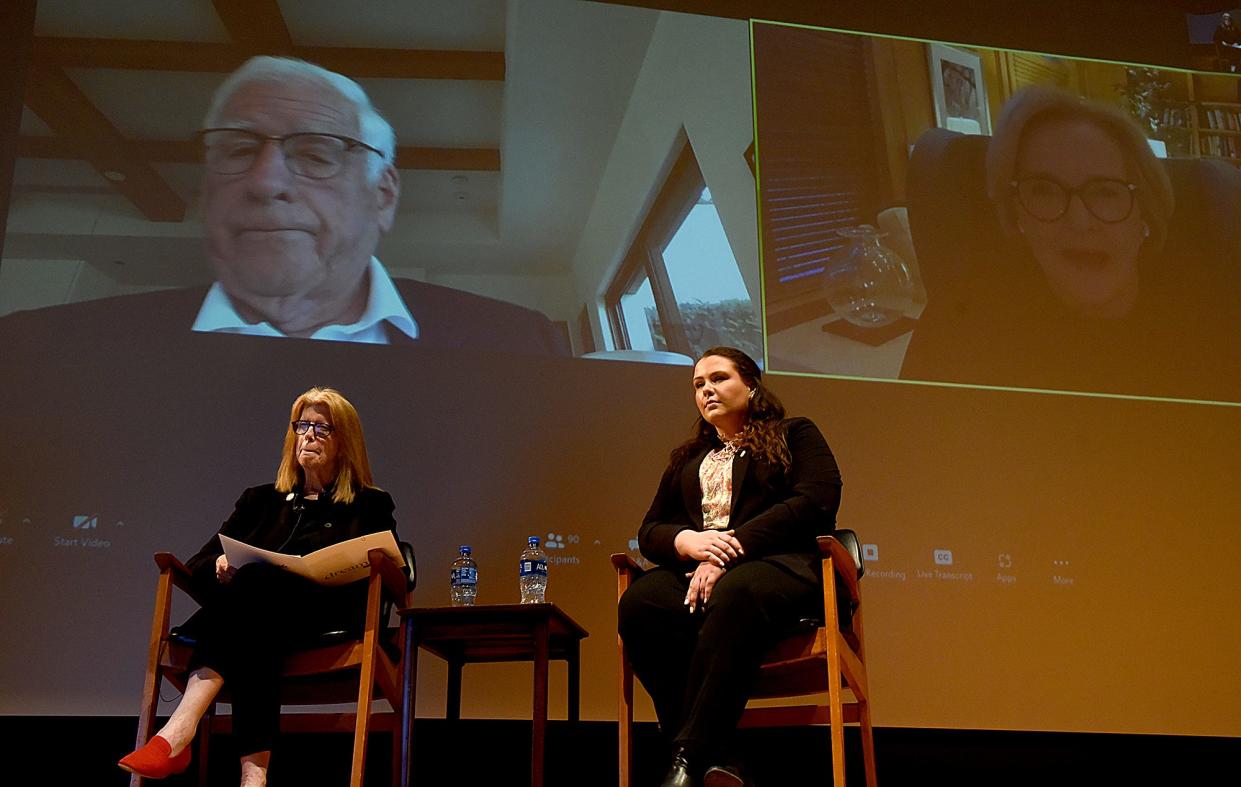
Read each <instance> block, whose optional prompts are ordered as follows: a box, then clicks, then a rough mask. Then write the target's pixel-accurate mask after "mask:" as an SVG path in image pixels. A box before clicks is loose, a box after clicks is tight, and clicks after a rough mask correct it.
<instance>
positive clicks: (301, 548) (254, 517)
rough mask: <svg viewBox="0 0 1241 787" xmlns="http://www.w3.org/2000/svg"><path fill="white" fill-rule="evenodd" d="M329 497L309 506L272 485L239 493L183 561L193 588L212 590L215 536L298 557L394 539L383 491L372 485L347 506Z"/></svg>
mask: <svg viewBox="0 0 1241 787" xmlns="http://www.w3.org/2000/svg"><path fill="white" fill-rule="evenodd" d="M330 494H331V493H330V491H325V492H324V498H323V499H322V500H320V501H318V503H319V504H318V505H315V504H314V503H312V502H309V501H306V502H304V501H302V500H301V499H300V497H298V496H296V495H293V496H291V495H290V494H289V493H288V492H278V491H276V486H275V484H263V485H262V486H255V487H251V488H249V489H247V490H246V491H244V492H242V493H241V497H239V498H238V499H237V503H236V505H235V506H234V507H233V513H232V514H231V515H230V516H229V518H228V519H227V520H226V521H225V522H224V524H223V525H222V526H221V527H220V530H219V532H217V533H216V534H215V535H214V536H212V537H211V539H210V540H209V541H207V543H206V544H204V545H203V548H202V549H200V550H199V551H198V553H197V554H196V555H194V557H192V558H190V559H189V560H188V561H186V567H187V568H189V570H190V573H191V574H192V575H193V577H194V584H195V586H196V587H197V588H199V589H200V590H201V591H202V592H203V593H204V594H206V595H207V596H208V598H210V597H211V595H212V593H213V592H214V591H215V590H216V589H217V587H218V583H217V580H216V578H215V561H216V558H218V557H219V556H220V555H222V554H224V548H223V547H222V546H221V544H220V536H221V535H226V536H229V537H230V538H235V539H237V540H238V541H242V542H244V543H246V544H249V545H251V546H256V547H259V548H261V549H268V550H272V551H278V552H285V553H288V554H301V555H305V554H309V553H311V552H313V551H315V550H316V549H322V548H323V547H326V546H331V545H332V544H338V543H340V542H341V541H348V540H349V539H351V538H357V537H358V536H364V535H367V534H369V533H379V532H382V531H384V530H391V531H392V533H393V535H396V520H395V519H393V517H392V511H393V509H394V507H395V506H394V505H393V503H392V496H391V495H389V494H388V493H387V492H385V491H383V490H381V489H375V488H373V487H371V488H367V489H363V490H361V491H360V492H359V493H358V494H357V495H356V496H355V497H354V499H353V502H352V503H348V504H343V503H337V502H334V501H332V500H330V499H329V497H328V496H330ZM363 584H365V583H363ZM362 592H363V593H364V592H365V589H364V588H363V591H362Z"/></svg>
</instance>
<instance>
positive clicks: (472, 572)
mask: <svg viewBox="0 0 1241 787" xmlns="http://www.w3.org/2000/svg"><path fill="white" fill-rule="evenodd" d="M452 584H454V585H477V584H478V569H477V568H469V567H465V568H454V569H453V570H452Z"/></svg>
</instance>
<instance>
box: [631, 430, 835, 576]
mask: <svg viewBox="0 0 1241 787" xmlns="http://www.w3.org/2000/svg"><path fill="white" fill-rule="evenodd" d="M783 426H784V428H785V430H786V433H787V436H788V445H789V454H790V456H791V457H792V460H793V461H792V467H791V469H790V470H789V472H788V473H787V474H786V473H785V472H783V470H782V469H781V468H780V467H779V466H777V465H772V464H771V463H769V462H767V461H764V460H757V459H755V458H754V457H753V455H752V454H751V452H750V451H743V452H741V453H739V454H738V455H737V457H736V458H735V459H734V460H733V479H732V509H731V512H730V514H729V518H728V523H729V528H731V529H733V530H735V531H736V536H737V540H738V541H740V542H741V546H742V548H743V549H744V550H745V557H744V558H742V559H743V560H757V559H766V560H769V561H771V562H774V563H777V564H779V565H781V566H783V567H784V568H786V569H788V570H789V571H791V572H793V573H794V574H796V575H798V576H801V577H804V578H806V579H808V580H811V581H816V582H817V581H818V578H819V571H820V563H819V559H818V546H817V545H816V543H815V537H816V536H820V535H826V534H828V533H831V532H832V531H833V530H834V529H835V527H836V510H837V508H839V507H840V487H841V482H840V470H839V468H838V467H837V466H836V458H835V457H834V456H832V450H831V449H830V448H829V447H828V445H827V441H826V440H824V439H823V434H822V433H821V432H820V431H819V429H818V427H817V426H815V425H814V422H813V421H811V420H810V419H808V418H789V419H786V420H785V421H784V424H783ZM706 454H707V451H706V450H703V451H700V452H698V453H697V454H695V455H693V456H691V457H689V459H688V461H686V462H685V464H684V465H683V466H681V467H673V466H669V467H668V468H667V469H666V470H665V471H664V475H663V478H662V479H660V482H659V490H658V491H657V492H656V493H655V499H654V500H653V501H652V502H651V507H650V509H649V510H648V511H647V512H646V517H645V518H644V519H643V521H642V527H641V528H640V529H639V530H638V546H639V548H640V549H641V550H642V554H643V555H644V556H645V557H646V558H647V559H648V560H651V561H653V562H655V563H658V564H660V565H663V566H673V567H682V568H685V569H686V570H687V571H688V570H692V568H693V566H694V562H693V561H685V560H682V559H681V558H680V557H678V556H677V552H676V547H675V546H674V541H675V540H676V536H677V534H678V533H680V532H681V531H682V530H702V488H701V485H700V484H699V481H698V468H699V467H700V466H701V465H702V460H703V457H705V456H706Z"/></svg>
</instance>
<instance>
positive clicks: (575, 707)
mask: <svg viewBox="0 0 1241 787" xmlns="http://www.w3.org/2000/svg"><path fill="white" fill-rule="evenodd" d="M400 615H401V623H402V626H403V629H404V633H405V663H404V669H403V672H402V676H401V680H402V687H401V695H402V705H403V706H404V708H405V712H404V713H403V714H402V719H401V784H403V785H410V784H411V783H412V782H411V779H412V777H413V761H412V760H413V741H414V732H413V730H414V714H415V709H416V707H417V705H416V703H415V699H416V693H417V683H418V651H419V649H422V650H425V651H428V652H430V653H433V654H435V655H436V656H439V657H440V658H442V659H444V661H446V662H448V701H447V706H448V707H447V709H446V714H445V715H446V716H447V718H449V719H459V718H461V668H462V667H464V666H465V665H466V664H481V663H486V662H499V661H531V662H533V663H534V701H533V705H534V723H533V731H532V733H531V742H530V784H531V787H542V785H543V762H544V759H543V753H544V752H543V750H544V744H545V742H546V734H547V665H548V662H549V661H551V660H552V659H563V660H564V661H565V662H567V664H568V667H569V721H577V720H578V717H579V712H580V705H581V659H580V657H581V641H582V640H583V639H584V638H586V637H587V636H588V634H587V633H586V630H585V629H583V628H582V627H581V626H579V625H578V624H577V623H575V622H574V621H573V619H572V618H570V617H569V616H568V615H566V614H565V613H564V612H563V611H562V610H561V609H560V608H559V607H557V606H556V605H555V604H546V603H545V604H493V605H483V606H475V607H419V608H414V609H406V610H402V611H401V613H400Z"/></svg>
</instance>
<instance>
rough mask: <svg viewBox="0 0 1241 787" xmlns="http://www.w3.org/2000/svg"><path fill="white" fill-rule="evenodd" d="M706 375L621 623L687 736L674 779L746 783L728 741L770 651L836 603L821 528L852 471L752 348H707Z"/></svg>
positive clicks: (654, 513)
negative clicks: (778, 392) (828, 591)
mask: <svg viewBox="0 0 1241 787" xmlns="http://www.w3.org/2000/svg"><path fill="white" fill-rule="evenodd" d="M692 382H693V389H694V401H695V404H696V405H697V407H698V413H699V418H698V421H697V424H696V426H695V428H694V432H693V435H692V436H691V437H690V439H689V440H687V441H686V442H685V443H684V444H682V445H681V446H679V447H677V448H676V449H675V450H674V451H673V452H672V456H671V457H670V459H669V463H668V467H667V469H666V470H665V471H664V474H663V478H662V479H661V481H660V483H659V490H658V491H657V492H656V494H655V500H654V501H653V502H652V503H651V507H650V510H649V511H647V514H646V517H645V518H644V520H643V522H642V526H641V528H640V529H639V531H638V545H639V548H640V549H641V551H642V554H643V555H644V556H645V557H646V558H647V559H648V560H650V561H652V562H653V563H655V564H656V567H655V568H653V569H651V570H650V571H647V572H646V573H644V574H643V575H642V576H640V577H639V578H638V579H636V580H635V581H634V583H633V584H632V585H631V586H630V588H629V590H628V591H626V592H625V595H624V596H623V597H622V598H621V601H620V609H619V612H618V618H619V630H620V635H621V637H622V639H623V640H624V642H625V647H626V651H627V653H628V655H629V659H630V662H631V663H632V665H633V669H634V672H635V673H636V674H637V676H638V678H639V680H641V681H642V685H643V686H645V687H646V689H647V691H648V692H649V693H650V694H651V697H652V699H653V700H654V702H655V711H656V714H657V715H658V717H659V725H660V729H661V730H662V731H663V733H664V735H665V737H667V738H668V739H670V741H671V742H672V744H673V746H674V754H673V758H672V765H671V767H670V768H669V770H668V774H667V775H666V776H665V777H664V780H663V782H662V787H689V786H690V785H695V784H698V782H699V779H700V777H702V776H703V775H704V774H705V785H706V786H707V787H726V786H729V785H741V784H744V783H745V782H744V780H743V778H742V777H741V775H740V772H739V770H738V769H737V768H736V767H735V765H736V763H733V762H730V761H729V758H728V757H727V752H728V751H729V744H730V741H731V737H732V733H733V731H734V729H735V728H736V726H737V721H738V720H739V719H740V717H741V713H742V711H743V710H744V709H745V703H746V699H747V697H748V696H749V693H750V690H751V688H752V687H753V684H754V681H755V679H756V678H757V676H758V667H759V662H760V659H761V657H762V654H763V652H764V651H766V650H767V649H768V648H769V647H770V646H771V645H773V644H774V643H775V642H776V641H777V640H778V639H779V638H780V637H781V636H783V635H784V634H786V633H787V632H789V631H790V630H791V629H792V628H793V627H794V626H796V624H797V622H798V621H799V620H801V619H803V618H809V617H816V616H819V615H821V614H822V604H823V601H822V599H823V596H822V593H821V591H820V589H819V588H820V585H819V582H820V571H821V568H820V562H819V558H818V547H817V544H816V541H815V537H816V536H819V535H824V534H827V533H830V532H831V531H832V530H833V529H834V528H835V521H836V509H837V507H838V506H839V504H840V471H839V470H838V468H837V467H836V460H835V458H834V457H833V456H832V452H831V449H830V448H828V446H827V442H826V441H825V440H824V439H823V435H822V433H820V432H819V429H818V427H816V426H815V425H814V423H813V422H811V421H810V420H809V419H806V418H785V414H784V406H783V405H781V404H780V400H779V399H777V398H776V396H775V395H774V394H773V393H772V392H771V391H770V390H768V389H767V387H766V386H765V385H764V384H763V381H762V371H761V370H760V369H759V367H758V364H756V363H755V362H754V360H753V359H752V358H750V357H749V356H748V355H746V354H745V353H743V352H741V351H740V350H737V349H735V348H732V347H713V348H711V349H709V350H707V351H706V352H704V353H703V355H702V357H701V359H699V361H698V363H697V364H696V365H695V366H694V375H693V380H692Z"/></svg>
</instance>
